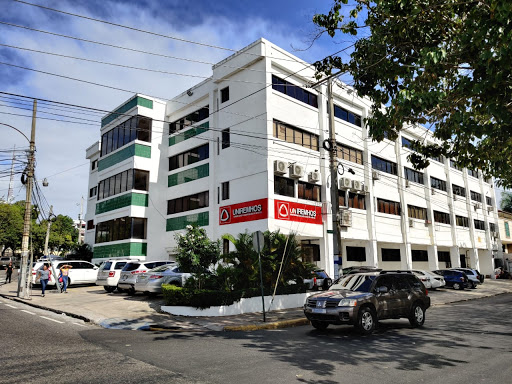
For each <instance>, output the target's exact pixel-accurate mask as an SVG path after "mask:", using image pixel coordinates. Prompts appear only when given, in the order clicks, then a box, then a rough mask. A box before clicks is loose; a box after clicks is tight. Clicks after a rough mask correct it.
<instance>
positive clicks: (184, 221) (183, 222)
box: [166, 212, 210, 232]
mask: <svg viewBox="0 0 512 384" xmlns="http://www.w3.org/2000/svg"><path fill="white" fill-rule="evenodd" d="M209 223H210V219H209V216H208V212H201V213H196V214H193V215H186V216H180V217H173V218H172V219H167V224H166V231H167V232H169V231H178V230H180V229H185V227H186V226H187V225H194V224H195V225H198V226H200V227H206V226H207V225H209Z"/></svg>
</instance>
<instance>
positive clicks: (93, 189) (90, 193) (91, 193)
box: [89, 186, 98, 198]
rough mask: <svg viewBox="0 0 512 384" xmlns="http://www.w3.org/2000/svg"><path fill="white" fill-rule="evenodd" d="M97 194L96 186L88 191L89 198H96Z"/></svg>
mask: <svg viewBox="0 0 512 384" xmlns="http://www.w3.org/2000/svg"><path fill="white" fill-rule="evenodd" d="M97 192H98V187H97V186H96V187H92V188H91V189H89V198H91V197H94V196H96V194H97Z"/></svg>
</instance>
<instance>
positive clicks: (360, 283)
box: [329, 275, 375, 292]
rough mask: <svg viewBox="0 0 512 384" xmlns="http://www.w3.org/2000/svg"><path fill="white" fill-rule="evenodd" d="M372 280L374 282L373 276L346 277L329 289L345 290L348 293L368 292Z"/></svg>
mask: <svg viewBox="0 0 512 384" xmlns="http://www.w3.org/2000/svg"><path fill="white" fill-rule="evenodd" d="M373 280H375V276H374V275H348V276H347V277H345V278H343V279H341V280H339V281H338V282H336V283H335V284H333V285H332V286H331V288H329V289H346V290H349V291H357V292H369V291H370V286H371V285H372V282H373Z"/></svg>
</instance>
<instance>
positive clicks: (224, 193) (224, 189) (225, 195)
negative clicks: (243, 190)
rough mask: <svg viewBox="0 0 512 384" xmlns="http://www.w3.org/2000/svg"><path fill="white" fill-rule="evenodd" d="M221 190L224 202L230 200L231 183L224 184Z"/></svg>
mask: <svg viewBox="0 0 512 384" xmlns="http://www.w3.org/2000/svg"><path fill="white" fill-rule="evenodd" d="M221 189H222V200H227V199H229V181H226V182H224V183H222V184H221Z"/></svg>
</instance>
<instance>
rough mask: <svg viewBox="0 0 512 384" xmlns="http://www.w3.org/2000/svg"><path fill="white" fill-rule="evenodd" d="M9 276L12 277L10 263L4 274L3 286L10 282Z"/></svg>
mask: <svg viewBox="0 0 512 384" xmlns="http://www.w3.org/2000/svg"><path fill="white" fill-rule="evenodd" d="M11 276H12V262H11V263H9V265H8V266H7V271H6V272H5V284H7V280H9V283H10V282H11Z"/></svg>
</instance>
